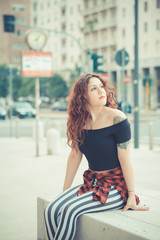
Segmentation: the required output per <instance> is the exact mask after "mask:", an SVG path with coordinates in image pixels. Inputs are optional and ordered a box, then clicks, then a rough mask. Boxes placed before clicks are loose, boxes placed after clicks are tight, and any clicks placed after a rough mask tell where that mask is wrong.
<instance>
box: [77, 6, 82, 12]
mask: <svg viewBox="0 0 160 240" xmlns="http://www.w3.org/2000/svg"><path fill="white" fill-rule="evenodd" d="M77 8H78V12H80V11H81V5H80V4H78V6H77Z"/></svg>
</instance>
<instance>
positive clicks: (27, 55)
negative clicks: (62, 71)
mask: <svg viewBox="0 0 160 240" xmlns="http://www.w3.org/2000/svg"><path fill="white" fill-rule="evenodd" d="M22 76H24V77H51V76H53V70H52V53H50V52H23V53H22Z"/></svg>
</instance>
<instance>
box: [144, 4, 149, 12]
mask: <svg viewBox="0 0 160 240" xmlns="http://www.w3.org/2000/svg"><path fill="white" fill-rule="evenodd" d="M147 11H148V2H144V12H147Z"/></svg>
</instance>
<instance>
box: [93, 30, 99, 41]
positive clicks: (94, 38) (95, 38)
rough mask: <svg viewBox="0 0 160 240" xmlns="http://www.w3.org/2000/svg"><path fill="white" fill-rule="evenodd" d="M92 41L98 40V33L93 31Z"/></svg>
mask: <svg viewBox="0 0 160 240" xmlns="http://www.w3.org/2000/svg"><path fill="white" fill-rule="evenodd" d="M93 40H94V41H97V40H98V32H97V31H94V32H93Z"/></svg>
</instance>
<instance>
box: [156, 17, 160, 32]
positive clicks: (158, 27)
mask: <svg viewBox="0 0 160 240" xmlns="http://www.w3.org/2000/svg"><path fill="white" fill-rule="evenodd" d="M156 29H157V30H160V19H158V20H156Z"/></svg>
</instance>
